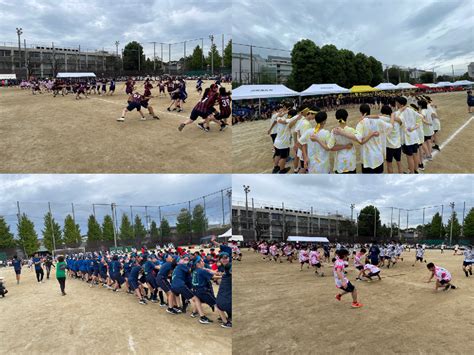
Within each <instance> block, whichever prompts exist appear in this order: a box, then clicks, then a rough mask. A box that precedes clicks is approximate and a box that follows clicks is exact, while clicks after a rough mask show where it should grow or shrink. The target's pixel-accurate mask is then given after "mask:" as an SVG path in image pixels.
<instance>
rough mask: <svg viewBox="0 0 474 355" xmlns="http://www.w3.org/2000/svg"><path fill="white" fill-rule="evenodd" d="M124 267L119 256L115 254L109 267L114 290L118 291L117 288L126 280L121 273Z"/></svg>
mask: <svg viewBox="0 0 474 355" xmlns="http://www.w3.org/2000/svg"><path fill="white" fill-rule="evenodd" d="M121 269H122V264H121V263H120V261H119V260H118V256H117V255H114V256H113V257H112V262H111V263H110V267H109V275H110V278H111V280H112V281H113V287H112V290H113V291H114V292H117V290H118V289H119V288H120V287H121V285H122V284H123V282H124V279H123V277H122V275H121V274H120V270H121Z"/></svg>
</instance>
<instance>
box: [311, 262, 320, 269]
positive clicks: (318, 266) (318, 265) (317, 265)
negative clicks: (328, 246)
mask: <svg viewBox="0 0 474 355" xmlns="http://www.w3.org/2000/svg"><path fill="white" fill-rule="evenodd" d="M313 266H316V267H317V268H318V269H320V268H321V263H317V264H313Z"/></svg>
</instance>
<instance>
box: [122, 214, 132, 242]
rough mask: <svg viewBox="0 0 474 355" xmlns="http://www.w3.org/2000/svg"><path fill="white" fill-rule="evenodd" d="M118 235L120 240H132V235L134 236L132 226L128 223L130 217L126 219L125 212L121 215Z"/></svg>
mask: <svg viewBox="0 0 474 355" xmlns="http://www.w3.org/2000/svg"><path fill="white" fill-rule="evenodd" d="M119 237H120V239H122V240H133V237H134V230H133V226H132V224H131V223H130V219H128V216H127V215H126V214H125V213H124V214H123V215H122V222H121V223H120V230H119Z"/></svg>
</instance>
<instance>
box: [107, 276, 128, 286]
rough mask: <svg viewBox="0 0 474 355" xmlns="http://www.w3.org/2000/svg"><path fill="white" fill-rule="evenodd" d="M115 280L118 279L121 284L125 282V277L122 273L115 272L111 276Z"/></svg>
mask: <svg viewBox="0 0 474 355" xmlns="http://www.w3.org/2000/svg"><path fill="white" fill-rule="evenodd" d="M110 278H111V279H112V280H113V281H116V282H118V283H119V285H121V284H123V283H124V281H125V280H124V278H123V277H122V275H120V274H114V275H111V277H110Z"/></svg>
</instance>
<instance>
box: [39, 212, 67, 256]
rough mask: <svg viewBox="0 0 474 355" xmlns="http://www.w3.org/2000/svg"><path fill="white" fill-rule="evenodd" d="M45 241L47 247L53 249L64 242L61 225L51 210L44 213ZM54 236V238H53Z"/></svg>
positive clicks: (43, 231)
mask: <svg viewBox="0 0 474 355" xmlns="http://www.w3.org/2000/svg"><path fill="white" fill-rule="evenodd" d="M42 233H43V242H44V246H45V247H46V249H48V250H49V251H53V250H54V247H56V249H58V248H59V246H61V245H62V244H63V241H62V233H61V226H60V225H59V223H57V222H56V221H55V220H54V218H53V216H52V215H51V213H50V212H47V213H46V214H45V215H44V229H43V230H42ZM53 238H54V240H53Z"/></svg>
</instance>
